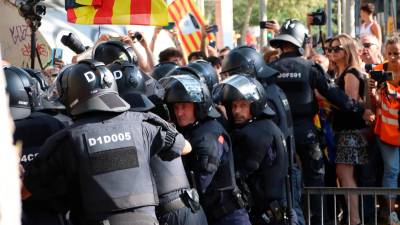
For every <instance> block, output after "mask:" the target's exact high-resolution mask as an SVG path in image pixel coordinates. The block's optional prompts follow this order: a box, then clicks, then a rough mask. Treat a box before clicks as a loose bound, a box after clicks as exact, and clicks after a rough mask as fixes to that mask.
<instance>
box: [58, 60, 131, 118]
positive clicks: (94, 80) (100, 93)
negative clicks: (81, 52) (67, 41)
mask: <svg viewBox="0 0 400 225" xmlns="http://www.w3.org/2000/svg"><path fill="white" fill-rule="evenodd" d="M56 82H57V91H58V94H59V99H60V101H61V102H62V103H63V104H64V105H65V106H66V108H67V112H68V113H70V114H71V115H73V116H74V115H79V114H83V113H86V112H92V111H104V112H123V111H126V110H128V109H129V108H130V105H129V104H128V103H126V102H125V101H124V100H123V99H122V98H121V97H119V95H118V88H117V83H116V81H115V79H114V76H113V74H112V73H111V71H110V70H109V69H108V68H107V67H106V66H105V65H104V63H102V62H98V61H95V60H82V61H79V62H78V63H77V64H75V65H73V66H71V67H69V68H67V69H65V70H64V71H62V73H60V74H59V76H58V77H57V80H56Z"/></svg>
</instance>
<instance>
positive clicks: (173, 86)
mask: <svg viewBox="0 0 400 225" xmlns="http://www.w3.org/2000/svg"><path fill="white" fill-rule="evenodd" d="M160 83H161V85H163V86H164V88H165V97H164V101H165V102H166V103H167V104H168V105H169V108H170V109H171V104H173V103H181V102H193V103H194V104H195V116H196V119H197V120H199V121H202V120H205V119H206V118H207V117H208V118H218V117H220V114H219V113H218V112H217V110H216V109H215V107H214V105H213V102H212V99H211V94H210V92H209V91H208V88H207V86H206V85H205V83H203V82H202V81H200V80H199V79H196V78H194V77H193V76H191V75H172V76H168V77H165V78H163V79H161V80H160ZM171 116H172V118H173V117H174V116H173V113H172V114H171Z"/></svg>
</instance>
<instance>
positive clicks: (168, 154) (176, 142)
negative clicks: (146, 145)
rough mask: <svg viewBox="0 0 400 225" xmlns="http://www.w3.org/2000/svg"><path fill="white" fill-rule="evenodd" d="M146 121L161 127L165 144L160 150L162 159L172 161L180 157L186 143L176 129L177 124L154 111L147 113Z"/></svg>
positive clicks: (159, 153)
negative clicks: (169, 121)
mask: <svg viewBox="0 0 400 225" xmlns="http://www.w3.org/2000/svg"><path fill="white" fill-rule="evenodd" d="M145 115H146V117H145V119H144V121H145V122H147V123H149V124H152V125H154V126H157V127H161V132H162V134H161V135H162V137H161V138H162V139H163V145H162V147H161V149H160V151H159V152H158V155H159V156H160V158H161V159H162V160H167V161H171V160H173V159H175V158H177V157H179V156H180V155H181V153H182V150H183V148H184V145H185V141H184V137H183V136H182V135H181V134H180V133H179V132H178V131H177V130H176V128H175V126H174V125H173V124H171V123H168V122H167V121H165V120H163V119H162V118H160V117H159V116H157V115H155V114H153V113H146V114H145Z"/></svg>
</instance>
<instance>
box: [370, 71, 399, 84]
mask: <svg viewBox="0 0 400 225" xmlns="http://www.w3.org/2000/svg"><path fill="white" fill-rule="evenodd" d="M369 74H370V75H371V78H372V79H374V80H375V81H376V82H378V84H381V83H383V82H386V81H392V80H394V77H393V73H392V72H388V71H370V72H369Z"/></svg>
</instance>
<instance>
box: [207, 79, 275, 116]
mask: <svg viewBox="0 0 400 225" xmlns="http://www.w3.org/2000/svg"><path fill="white" fill-rule="evenodd" d="M214 98H215V100H216V101H218V102H222V104H224V105H225V106H226V107H227V109H228V110H227V112H228V115H229V114H231V113H232V112H231V103H232V101H236V100H247V101H249V102H250V103H251V105H250V110H251V114H252V116H253V117H255V118H257V117H260V116H262V115H266V116H267V117H272V116H274V115H275V112H274V111H272V109H271V108H270V107H269V106H268V104H267V96H266V94H265V89H264V87H263V86H262V84H261V83H260V82H258V81H257V80H256V79H255V78H253V77H250V76H249V75H247V74H237V75H233V76H231V77H228V78H227V79H225V80H224V81H223V82H221V83H220V84H219V85H217V86H216V87H214Z"/></svg>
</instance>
